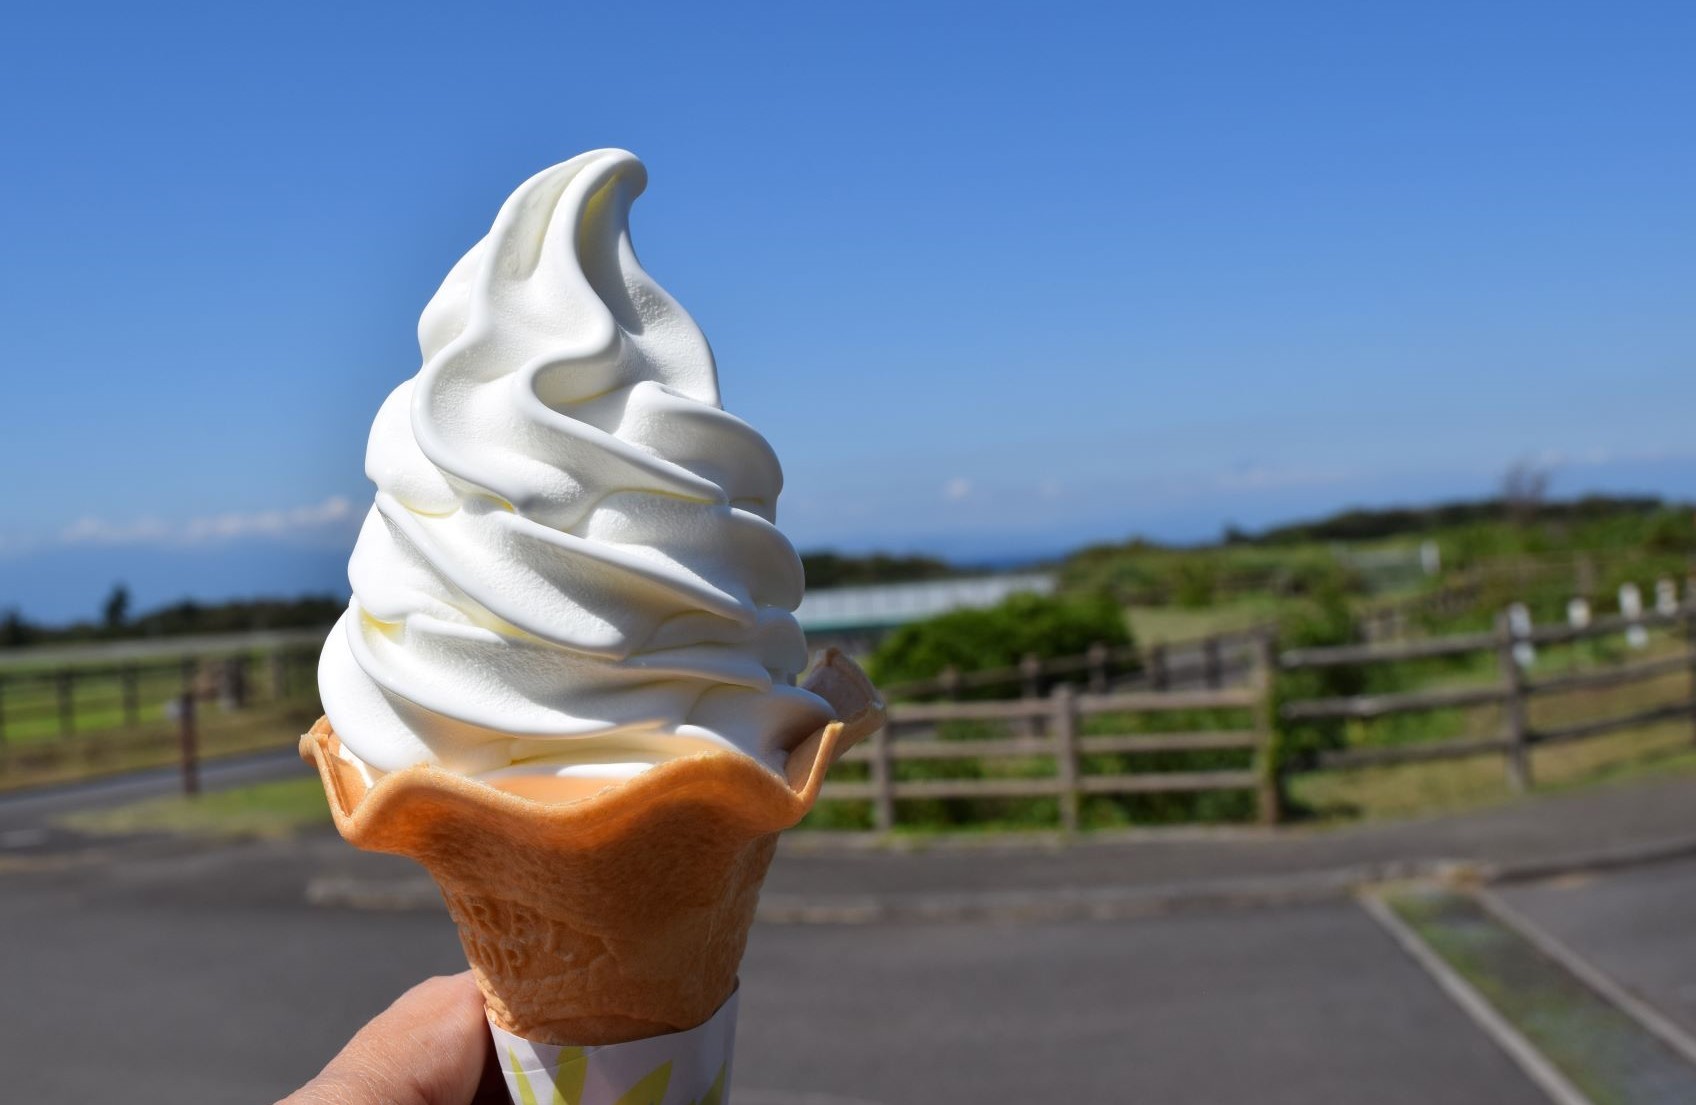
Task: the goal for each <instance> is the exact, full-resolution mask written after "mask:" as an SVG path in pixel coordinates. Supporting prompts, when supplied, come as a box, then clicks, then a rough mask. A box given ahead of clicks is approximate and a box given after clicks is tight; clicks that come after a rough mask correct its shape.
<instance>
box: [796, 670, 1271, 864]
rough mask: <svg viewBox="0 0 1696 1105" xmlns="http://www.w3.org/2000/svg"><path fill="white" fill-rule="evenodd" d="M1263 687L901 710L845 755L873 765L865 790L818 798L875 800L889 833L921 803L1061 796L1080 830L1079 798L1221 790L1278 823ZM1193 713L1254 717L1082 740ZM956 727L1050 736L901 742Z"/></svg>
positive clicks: (837, 790) (1063, 688)
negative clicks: (1134, 766) (944, 772)
mask: <svg viewBox="0 0 1696 1105" xmlns="http://www.w3.org/2000/svg"><path fill="white" fill-rule="evenodd" d="M1269 701H1270V695H1269V693H1268V691H1267V690H1266V688H1263V687H1254V688H1246V689H1229V690H1218V691H1165V692H1120V693H1109V694H1079V693H1077V692H1076V691H1075V690H1074V689H1073V688H1072V687H1071V686H1069V685H1066V684H1062V685H1060V686H1058V687H1056V688H1055V689H1054V691H1053V693H1052V694H1050V695H1049V696H1048V697H1047V698H1044V699H1012V700H1008V701H999V702H923V703H897V704H895V705H893V706H891V707H890V710H889V721H888V724H887V725H886V726H885V727H884V728H882V729H880V730H878V731H877V732H876V733H874V734H873V735H872V738H871V739H870V740H869V741H867V742H866V743H865V744H863V745H861V746H860V747H859V748H856V749H854V750H852V751H850V752H849V753H848V755H847V756H846V757H844V759H845V760H846V761H847V762H850V763H864V764H867V765H868V766H869V767H870V772H869V775H870V778H869V779H868V780H867V781H865V782H827V783H826V784H825V786H824V790H823V792H822V794H821V795H820V797H821V798H822V799H824V800H826V801H870V802H871V804H872V815H873V816H872V820H873V824H874V826H875V827H876V828H877V829H879V830H882V831H888V830H889V829H892V828H894V826H895V825H896V822H897V814H898V807H897V805H896V803H898V802H900V801H902V800H906V799H923V798H1050V797H1052V798H1058V799H1059V818H1060V826H1061V828H1063V829H1066V830H1068V831H1075V830H1076V829H1078V828H1079V825H1080V820H1081V815H1080V809H1081V800H1082V798H1083V797H1084V796H1086V795H1134V794H1178V793H1196V792H1203V791H1215V790H1250V791H1257V792H1259V793H1258V803H1259V811H1260V816H1261V818H1262V820H1265V821H1268V822H1270V821H1275V820H1277V819H1278V817H1279V815H1280V808H1279V805H1278V802H1277V798H1278V794H1277V791H1276V788H1274V787H1271V786H1267V785H1266V782H1267V780H1268V779H1269V778H1270V775H1271V771H1270V763H1269V755H1270V749H1271V744H1272V732H1271V712H1270V710H1268V709H1267V708H1266V706H1267V703H1269ZM1187 710H1231V711H1239V712H1240V711H1247V712H1249V713H1250V714H1251V715H1252V716H1251V718H1250V721H1249V723H1248V724H1247V725H1245V727H1244V728H1242V729H1227V730H1198V731H1193V732H1176V733H1148V734H1092V735H1089V736H1083V735H1080V730H1081V729H1082V728H1083V722H1084V720H1085V719H1086V718H1091V717H1100V716H1103V715H1117V714H1150V713H1172V712H1176V711H1187ZM951 721H999V722H1008V723H1023V724H1025V725H1029V726H1032V727H1038V726H1040V727H1041V729H1042V730H1044V733H1043V735H1041V736H1037V735H1031V734H1026V735H1019V736H1013V737H1007V738H999V739H971V740H937V739H934V736H933V734H934V733H935V729H934V728H928V729H924V730H921V732H922V733H924V734H925V735H924V736H920V737H913V736H904V735H902V734H903V733H904V731H906V730H910V729H912V728H914V727H916V726H932V727H934V726H935V725H937V724H938V723H944V722H951ZM1221 749H1226V750H1231V749H1235V750H1244V751H1248V752H1251V753H1253V754H1254V758H1255V759H1256V761H1257V764H1256V766H1255V768H1254V769H1252V770H1219V771H1159V772H1147V773H1135V774H1127V773H1124V772H1110V773H1109V772H1104V773H1095V772H1090V771H1088V770H1086V763H1085V761H1084V757H1086V756H1096V755H1103V754H1112V755H1127V756H1135V755H1139V754H1147V753H1157V752H1198V751H1216V750H1221ZM1008 757H1018V758H1022V759H1033V760H1044V759H1046V760H1048V761H1050V763H1051V765H1052V772H1051V774H1047V775H1044V776H1041V777H1037V778H1028V779H901V778H899V777H898V770H897V768H898V766H899V765H901V764H907V763H916V762H925V761H959V760H979V759H1004V758H1008Z"/></svg>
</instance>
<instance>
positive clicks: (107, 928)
mask: <svg viewBox="0 0 1696 1105" xmlns="http://www.w3.org/2000/svg"><path fill="white" fill-rule="evenodd" d="M313 869H314V867H313V865H312V864H310V863H306V862H302V860H301V859H300V855H299V850H298V849H291V848H289V847H284V846H275V845H247V846H241V847H235V848H221V849H215V850H210V851H206V850H189V851H184V850H181V849H175V850H173V849H167V850H165V851H164V852H163V853H160V852H149V851H147V850H145V849H144V850H141V851H139V852H136V853H133V854H129V855H126V856H122V857H121V858H116V859H112V858H108V859H107V860H103V861H96V862H92V863H89V864H87V865H84V866H69V867H61V868H59V869H56V870H52V869H50V870H42V871H37V872H34V873H23V874H12V875H9V876H5V877H3V878H0V927H3V929H4V931H5V932H6V933H7V934H8V936H9V937H10V939H9V940H8V942H7V946H8V952H7V954H6V960H7V961H6V963H5V965H4V971H5V977H6V979H7V986H6V996H5V1004H6V1028H7V1030H6V1032H4V1033H0V1071H3V1072H4V1082H5V1084H6V1085H7V1086H8V1089H9V1093H8V1097H13V1096H14V1095H15V1099H16V1100H20V1101H25V1100H27V1101H30V1102H33V1103H36V1105H53V1103H57V1102H64V1103H67V1105H69V1103H71V1102H82V1101H86V1100H90V1099H93V1098H96V1097H98V1096H99V1095H100V1094H101V1093H102V1092H104V1091H105V1090H107V1089H109V1087H110V1086H111V1085H112V1084H113V1079H114V1078H121V1080H122V1083H123V1086H124V1091H125V1093H124V1096H125V1099H126V1101H128V1102H133V1103H135V1105H145V1103H152V1102H158V1103H160V1105H167V1103H169V1105H195V1103H198V1102H205V1103H206V1105H213V1103H218V1105H223V1103H227V1102H231V1101H259V1100H270V1099H272V1098H274V1097H276V1096H278V1095H280V1094H282V1093H284V1092H286V1091H288V1090H289V1089H291V1088H292V1087H294V1086H295V1085H298V1084H299V1083H300V1082H301V1081H304V1080H305V1079H306V1078H308V1077H309V1076H310V1075H311V1074H312V1073H314V1072H315V1071H316V1069H317V1068H318V1066H319V1065H320V1064H321V1063H322V1062H323V1061H324V1060H325V1059H326V1058H327V1057H328V1056H329V1055H330V1054H331V1053H332V1052H333V1051H334V1050H335V1049H336V1047H337V1046H339V1044H340V1043H341V1042H342V1041H344V1040H345V1039H346V1038H347V1036H348V1035H350V1034H351V1033H352V1031H353V1030H354V1029H355V1028H356V1027H357V1026H358V1025H359V1024H360V1023H362V1022H363V1021H364V1020H365V1019H366V1018H367V1017H369V1016H370V1015H371V1014H372V1013H374V1012H375V1011H376V1010H378V1009H379V1008H381V1006H382V1005H383V1004H384V1003H386V1001H387V1000H389V999H390V998H391V997H393V996H394V995H395V994H398V993H399V992H400V991H401V990H402V989H404V988H405V987H406V986H407V985H409V984H410V983H411V982H413V981H416V980H417V979H419V978H421V977H423V976H426V975H428V974H431V973H439V972H445V971H452V970H457V969H459V966H460V963H461V959H460V953H459V949H458V946H457V942H456V940H455V936H454V933H453V929H452V927H451V925H450V924H449V923H448V921H447V918H446V916H445V914H443V913H441V912H438V911H429V910H409V911H400V912H394V911H389V912H371V911H362V910H355V909H347V908H321V907H313V906H310V905H308V904H307V903H306V901H305V897H304V893H303V887H304V885H305V881H306V879H307V878H308V876H309V875H310V874H311V871H312V870H313ZM743 977H744V1004H743V1021H742V1031H741V1036H740V1043H739V1048H738V1060H737V1083H738V1087H739V1090H740V1091H745V1100H746V1101H748V1102H750V1103H751V1105H759V1103H760V1102H765V1103H767V1105H775V1103H778V1102H794V1103H797V1105H798V1103H801V1102H807V1101H810V1102H813V1105H825V1103H828V1102H830V1101H837V1102H846V1101H860V1102H880V1103H887V1105H900V1103H906V1102H912V1103H919V1102H925V1103H938V1102H962V1103H965V1102H972V1103H979V1102H982V1101H985V1100H1029V1101H1057V1100H1092V1099H1093V1100H1126V1099H1139V1098H1140V1099H1143V1100H1150V1101H1161V1102H1166V1103H1169V1105H1184V1103H1188V1102H1196V1103H1201V1102H1216V1101H1236V1100H1249V1099H1252V1100H1255V1101H1257V1102H1263V1103H1266V1105H1276V1103H1281V1102H1290V1103H1292V1105H1293V1103H1297V1102H1302V1103H1306V1102H1313V1101H1345V1100H1346V1101H1354V1100H1360V1101H1367V1100H1370V1101H1374V1102H1379V1103H1383V1105H1391V1103H1396V1102H1408V1103H1416V1102H1430V1101H1434V1100H1443V1101H1447V1102H1455V1103H1464V1102H1474V1101H1475V1102H1491V1103H1507V1105H1512V1103H1515V1102H1522V1101H1523V1102H1534V1101H1536V1100H1538V1098H1537V1096H1536V1094H1535V1092H1534V1091H1533V1090H1532V1089H1531V1087H1530V1086H1529V1085H1528V1084H1527V1083H1526V1082H1525V1081H1524V1079H1523V1078H1522V1077H1521V1076H1520V1075H1519V1073H1518V1071H1517V1070H1515V1069H1514V1068H1513V1067H1512V1066H1511V1065H1510V1064H1509V1063H1508V1062H1507V1061H1506V1060H1505V1059H1504V1058H1503V1057H1502V1056H1501V1055H1500V1054H1499V1053H1498V1052H1497V1051H1496V1050H1495V1049H1494V1048H1493V1047H1492V1045H1491V1044H1490V1043H1489V1042H1488V1041H1487V1040H1486V1039H1484V1038H1483V1037H1482V1036H1479V1035H1478V1034H1476V1033H1475V1032H1474V1031H1473V1030H1472V1029H1471V1027H1470V1026H1469V1024H1468V1023H1467V1022H1466V1020H1465V1018H1464V1017H1463V1016H1462V1015H1461V1014H1460V1013H1459V1012H1458V1011H1456V1010H1455V1009H1454V1008H1453V1007H1452V1006H1451V1005H1449V1004H1448V1003H1447V1002H1446V1000H1445V999H1444V998H1443V997H1442V995H1441V994H1440V993H1439V992H1438V991H1437V989H1436V988H1435V987H1434V986H1432V984H1431V983H1430V982H1429V980H1427V979H1426V978H1425V977H1424V976H1423V975H1422V974H1420V973H1419V971H1418V970H1417V969H1416V968H1415V967H1414V966H1413V965H1412V964H1411V963H1410V962H1409V961H1408V960H1406V958H1405V957H1403V956H1402V955H1401V954H1400V953H1399V952H1397V951H1396V949H1395V948H1394V947H1393V946H1392V945H1391V944H1390V942H1389V941H1388V940H1387V938H1386V937H1385V936H1384V934H1383V933H1382V932H1380V931H1379V930H1378V929H1376V928H1375V927H1374V926H1373V925H1372V924H1371V922H1370V921H1368V920H1367V919H1366V918H1365V917H1364V916H1363V915H1362V914H1361V913H1360V912H1359V911H1358V910H1357V909H1356V907H1355V906H1354V905H1353V904H1352V903H1350V902H1348V901H1346V900H1338V901H1335V902H1330V903H1325V904H1320V905H1312V906H1303V907H1297V908H1285V909H1268V910H1250V911H1239V912H1228V913H1223V914H1219V915H1215V916H1184V917H1169V918H1160V919H1146V920H1138V921H1113V922H1089V921H1078V922H1063V923H1050V924H1035V925H1023V924H1006V923H996V922H993V921H985V922H981V923H974V924H912V925H893V926H892V925H761V926H759V927H758V928H757V929H756V931H755V934H754V939H753V943H752V948H751V950H750V953H749V956H748V959H747V962H746V966H745V970H744V976H743ZM71 1034H75V1035H71ZM79 1036H80V1039H79V1038H78V1037H79ZM809 1094H811V1095H819V1094H823V1095H826V1096H825V1097H822V1098H820V1097H817V1096H813V1097H808V1096H807V1095H809Z"/></svg>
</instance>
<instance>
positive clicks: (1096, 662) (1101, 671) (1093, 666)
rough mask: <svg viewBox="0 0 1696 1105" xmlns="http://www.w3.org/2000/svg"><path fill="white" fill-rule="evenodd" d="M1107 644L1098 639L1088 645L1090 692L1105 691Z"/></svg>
mask: <svg viewBox="0 0 1696 1105" xmlns="http://www.w3.org/2000/svg"><path fill="white" fill-rule="evenodd" d="M1107 657H1108V652H1107V646H1106V645H1104V644H1102V643H1101V642H1100V641H1097V642H1095V643H1094V644H1093V645H1090V646H1089V690H1090V693H1091V694H1106V693H1107Z"/></svg>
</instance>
